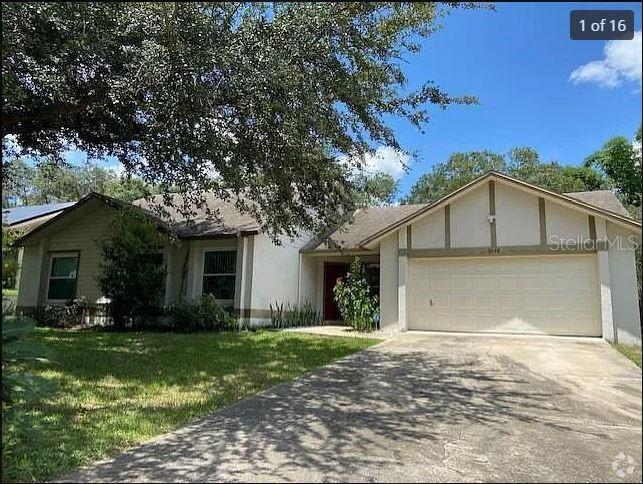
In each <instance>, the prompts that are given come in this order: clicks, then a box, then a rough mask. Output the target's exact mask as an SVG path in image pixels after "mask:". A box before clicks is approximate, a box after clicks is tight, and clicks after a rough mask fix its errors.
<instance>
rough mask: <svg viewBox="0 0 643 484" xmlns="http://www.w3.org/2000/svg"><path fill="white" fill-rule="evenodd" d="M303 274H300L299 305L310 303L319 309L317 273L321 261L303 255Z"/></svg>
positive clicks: (301, 259)
mask: <svg viewBox="0 0 643 484" xmlns="http://www.w3.org/2000/svg"><path fill="white" fill-rule="evenodd" d="M300 263H301V272H300V274H299V304H305V303H306V302H309V303H310V304H312V305H313V306H314V307H315V308H319V298H318V291H317V272H318V270H319V260H318V259H317V258H314V257H310V256H306V255H301V256H300Z"/></svg>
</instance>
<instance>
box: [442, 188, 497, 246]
mask: <svg viewBox="0 0 643 484" xmlns="http://www.w3.org/2000/svg"><path fill="white" fill-rule="evenodd" d="M488 216H489V191H488V184H486V183H485V184H484V185H483V186H481V187H479V188H476V189H475V190H472V191H471V192H469V193H468V194H467V195H465V196H464V197H462V198H459V199H458V200H456V201H454V202H453V203H452V204H451V247H488V246H489V245H490V244H491V235H490V230H489V220H488V218H487V217H488Z"/></svg>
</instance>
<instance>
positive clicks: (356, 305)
mask: <svg viewBox="0 0 643 484" xmlns="http://www.w3.org/2000/svg"><path fill="white" fill-rule="evenodd" d="M333 295H334V297H335V302H337V306H338V308H339V312H340V314H341V315H342V318H343V319H344V321H345V322H346V324H348V325H350V326H352V327H353V328H354V329H356V330H357V331H371V330H373V329H376V328H377V318H378V314H379V307H378V304H377V298H376V297H375V296H372V295H371V293H370V288H369V285H368V279H367V277H366V270H365V268H364V265H363V264H362V261H361V260H360V259H359V257H355V259H354V260H353V262H352V263H351V268H350V271H349V272H348V274H347V275H346V280H345V281H343V280H341V279H340V280H338V281H337V284H335V287H334V288H333Z"/></svg>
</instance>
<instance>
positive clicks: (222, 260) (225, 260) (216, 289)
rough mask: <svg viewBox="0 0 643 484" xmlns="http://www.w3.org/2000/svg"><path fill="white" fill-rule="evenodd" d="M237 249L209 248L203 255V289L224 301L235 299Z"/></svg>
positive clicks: (204, 292)
mask: <svg viewBox="0 0 643 484" xmlns="http://www.w3.org/2000/svg"><path fill="white" fill-rule="evenodd" d="M236 267H237V251H236V250H234V249H232V250H231V249H209V250H206V251H205V254H204V257H203V290H202V293H203V294H204V295H205V294H212V295H213V296H214V297H215V298H217V299H219V300H222V301H232V300H234V289H235V287H234V286H235V280H236V273H237V270H236Z"/></svg>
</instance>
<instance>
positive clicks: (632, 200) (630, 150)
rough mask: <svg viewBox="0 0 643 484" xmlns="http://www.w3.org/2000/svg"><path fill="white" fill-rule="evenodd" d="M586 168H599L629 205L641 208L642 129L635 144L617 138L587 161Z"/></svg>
mask: <svg viewBox="0 0 643 484" xmlns="http://www.w3.org/2000/svg"><path fill="white" fill-rule="evenodd" d="M585 166H586V167H598V168H600V169H601V170H602V171H604V172H605V174H606V175H607V176H609V177H610V178H611V179H612V180H614V184H615V185H616V188H617V189H618V191H619V194H620V195H621V197H622V199H623V201H624V202H625V203H626V204H627V205H631V206H633V207H638V208H639V212H640V207H641V128H640V127H639V129H638V130H637V132H636V135H635V137H634V142H633V141H632V140H629V139H627V138H625V137H624V136H616V137H614V138H612V139H610V140H608V141H607V142H605V144H603V146H602V148H601V149H600V150H598V151H596V152H595V153H592V154H591V155H589V156H588V157H587V158H586V159H585Z"/></svg>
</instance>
